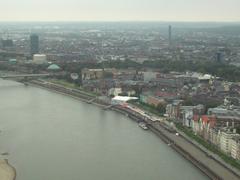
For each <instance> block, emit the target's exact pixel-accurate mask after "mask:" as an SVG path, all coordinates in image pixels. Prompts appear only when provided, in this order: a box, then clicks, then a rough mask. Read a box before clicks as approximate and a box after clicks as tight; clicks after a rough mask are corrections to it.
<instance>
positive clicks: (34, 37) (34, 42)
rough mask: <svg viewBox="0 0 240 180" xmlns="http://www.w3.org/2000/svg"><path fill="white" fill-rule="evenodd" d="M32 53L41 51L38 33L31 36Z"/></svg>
mask: <svg viewBox="0 0 240 180" xmlns="http://www.w3.org/2000/svg"><path fill="white" fill-rule="evenodd" d="M30 53H31V55H32V56H33V55H34V54H38V53H39V37H38V35H36V34H32V35H31V36H30Z"/></svg>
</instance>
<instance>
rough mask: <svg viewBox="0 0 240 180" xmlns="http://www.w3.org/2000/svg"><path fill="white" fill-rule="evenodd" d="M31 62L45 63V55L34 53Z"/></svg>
mask: <svg viewBox="0 0 240 180" xmlns="http://www.w3.org/2000/svg"><path fill="white" fill-rule="evenodd" d="M33 63H34V64H39V65H40V64H46V63H47V56H46V55H45V54H34V55H33Z"/></svg>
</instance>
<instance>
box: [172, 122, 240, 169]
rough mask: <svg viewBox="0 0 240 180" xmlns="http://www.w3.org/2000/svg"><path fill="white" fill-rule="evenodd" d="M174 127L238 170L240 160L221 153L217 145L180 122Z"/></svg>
mask: <svg viewBox="0 0 240 180" xmlns="http://www.w3.org/2000/svg"><path fill="white" fill-rule="evenodd" d="M176 127H177V128H178V129H179V130H181V131H182V132H184V133H185V134H186V135H187V136H188V137H190V138H192V139H193V140H195V141H196V142H198V143H199V144H201V145H202V146H204V147H205V148H206V149H208V150H209V151H211V152H213V153H215V154H217V155H218V156H219V157H221V158H222V159H223V160H224V161H225V162H226V163H228V164H230V165H232V166H233V167H235V168H237V169H239V170H240V162H239V161H238V160H236V159H233V158H232V157H230V156H228V155H227V154H225V153H223V152H222V151H221V150H220V149H219V148H218V147H216V146H215V145H213V144H210V143H208V142H207V141H205V140H204V139H203V138H202V137H200V136H198V135H195V134H194V132H193V131H192V130H191V129H189V128H186V127H183V126H182V125H181V124H179V123H178V124H176Z"/></svg>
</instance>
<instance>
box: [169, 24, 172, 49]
mask: <svg viewBox="0 0 240 180" xmlns="http://www.w3.org/2000/svg"><path fill="white" fill-rule="evenodd" d="M168 41H169V46H171V44H172V26H171V25H169V27H168Z"/></svg>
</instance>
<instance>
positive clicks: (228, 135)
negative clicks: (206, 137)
mask: <svg viewBox="0 0 240 180" xmlns="http://www.w3.org/2000/svg"><path fill="white" fill-rule="evenodd" d="M234 137H239V134H236V132H232V131H230V129H228V130H226V131H222V132H221V136H220V149H221V150H222V151H223V152H225V153H227V154H231V152H232V142H233V141H232V139H233V138H234Z"/></svg>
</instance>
